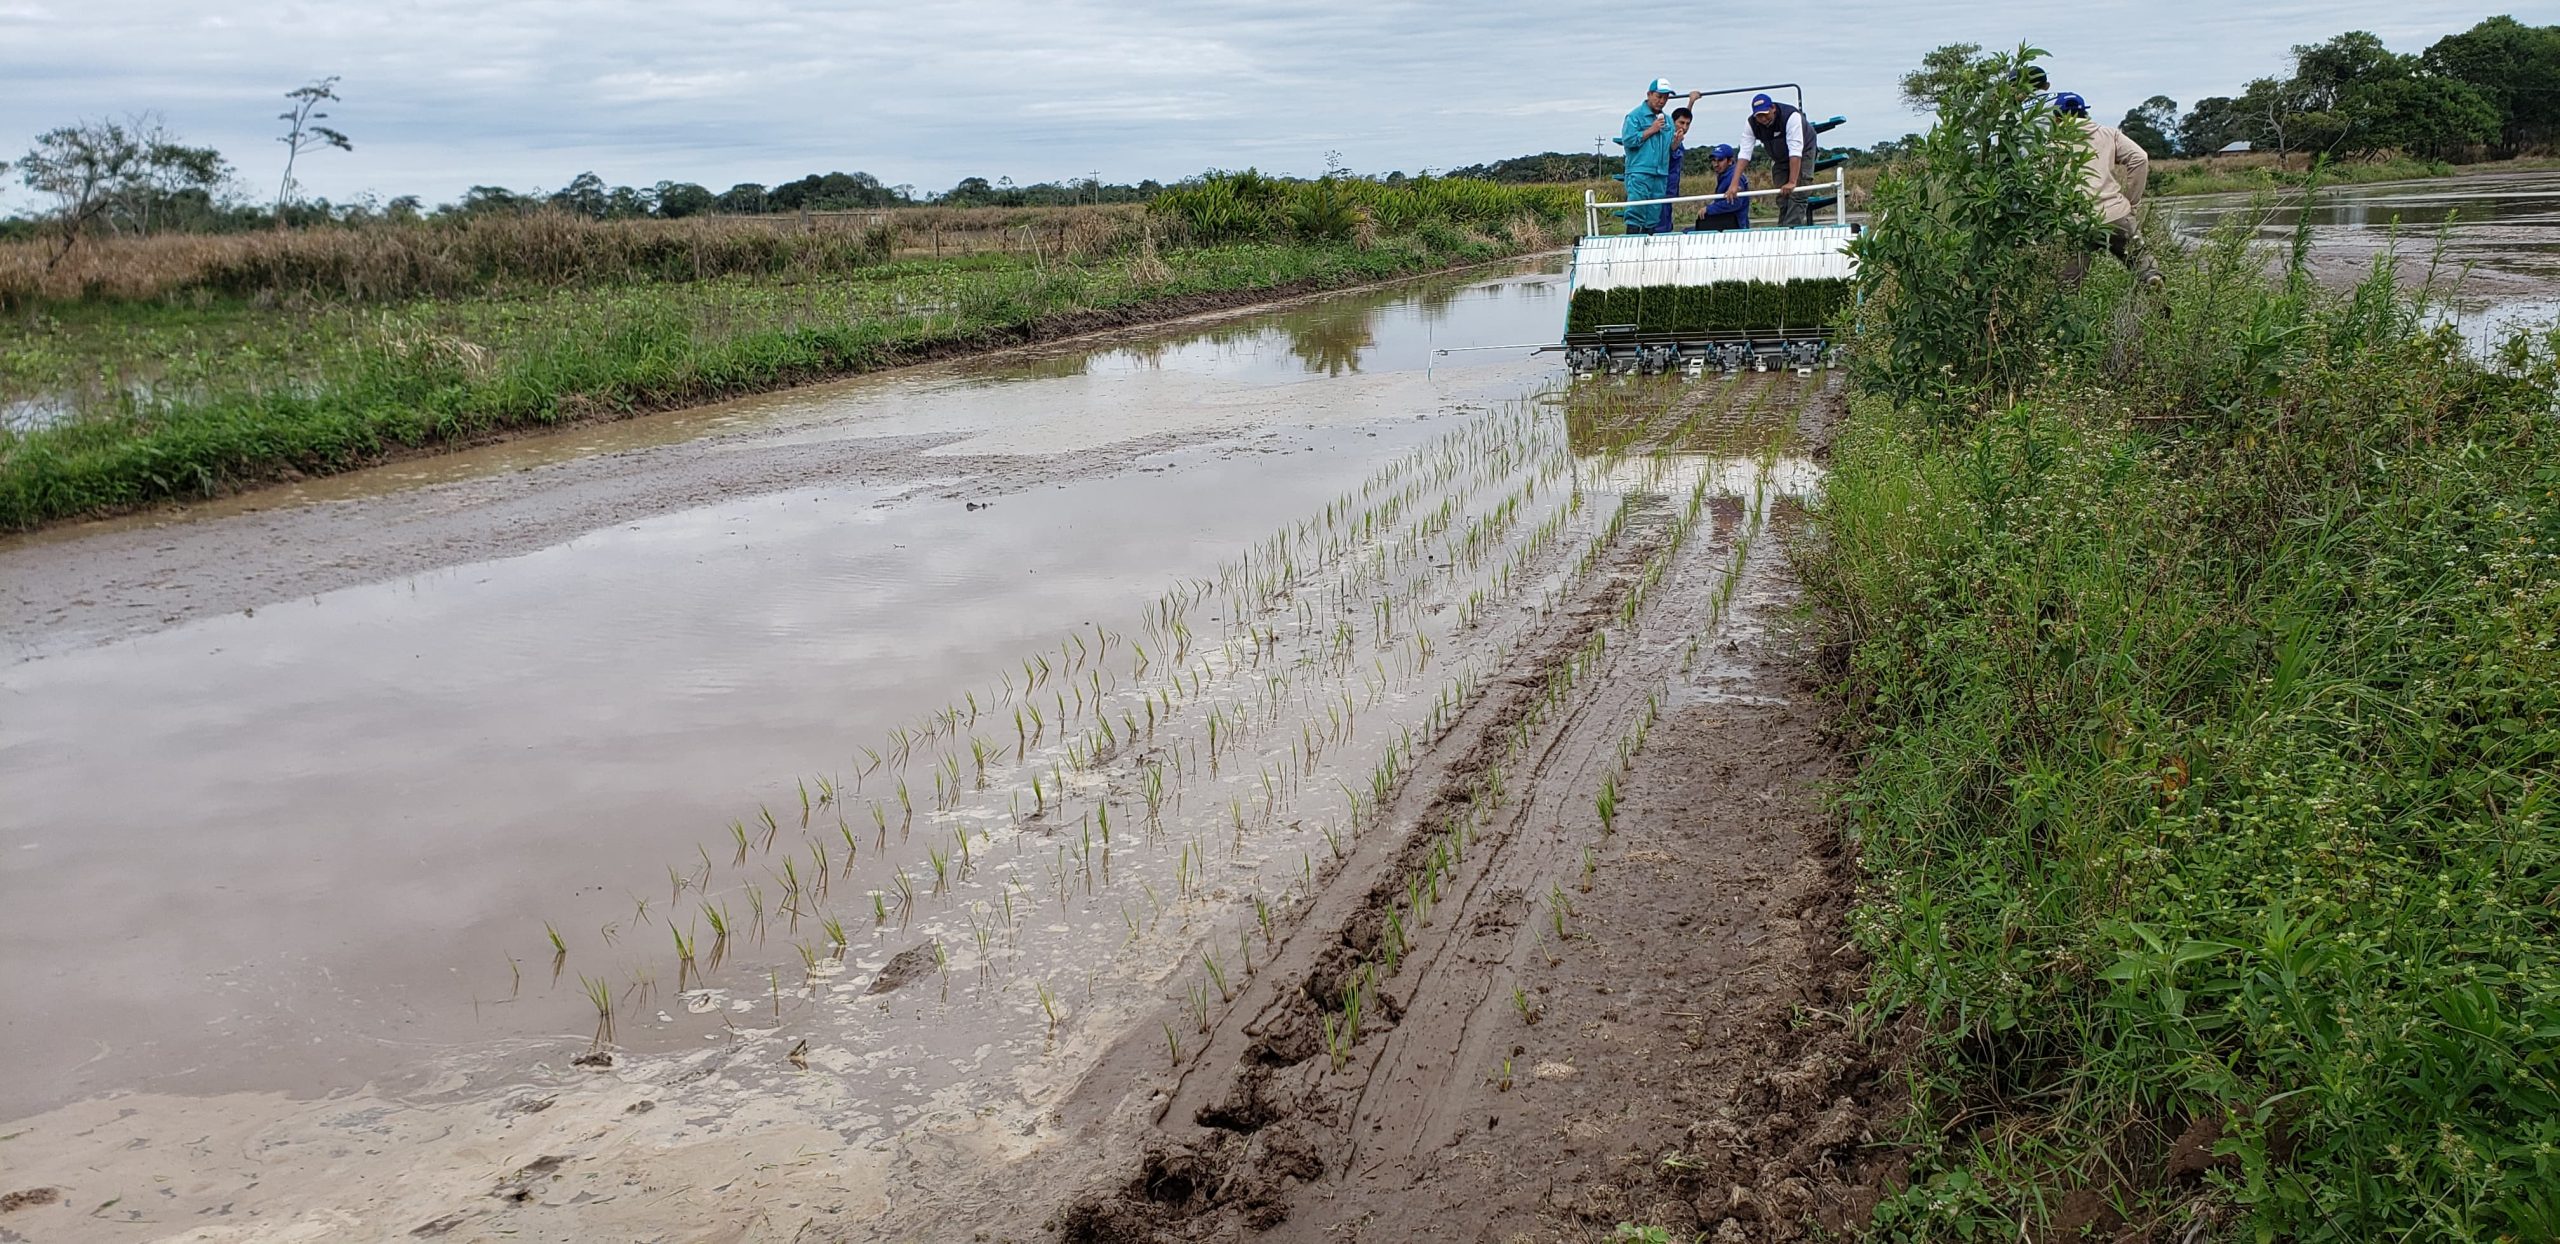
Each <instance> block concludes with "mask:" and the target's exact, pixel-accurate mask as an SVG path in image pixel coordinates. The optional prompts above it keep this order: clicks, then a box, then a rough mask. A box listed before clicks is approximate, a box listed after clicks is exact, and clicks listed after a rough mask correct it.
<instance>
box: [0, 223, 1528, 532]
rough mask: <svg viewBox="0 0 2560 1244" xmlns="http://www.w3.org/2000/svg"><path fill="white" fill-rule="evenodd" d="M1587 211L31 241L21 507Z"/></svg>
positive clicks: (758, 379)
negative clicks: (91, 243)
mask: <svg viewBox="0 0 2560 1244" xmlns="http://www.w3.org/2000/svg"><path fill="white" fill-rule="evenodd" d="M1186 193H1187V194H1189V195H1191V196H1192V197H1189V198H1184V197H1178V196H1180V195H1183V194H1186ZM1204 196H1205V198H1206V199H1207V203H1206V207H1205V210H1204V206H1203V202H1202V199H1203V197H1204ZM1569 211H1570V205H1569V203H1568V202H1567V201H1566V196H1565V195H1564V194H1562V193H1561V192H1558V191H1556V190H1553V189H1552V188H1542V187H1525V188H1524V187H1495V186H1489V185H1479V184H1476V183H1462V182H1425V183H1417V184H1415V185H1412V186H1399V187H1384V186H1375V185H1369V184H1365V183H1359V184H1350V183H1346V184H1343V185H1339V186H1328V185H1327V184H1326V183H1307V184H1284V183H1274V182H1269V181H1265V180H1261V179H1252V178H1249V177H1240V178H1231V179H1224V180H1221V181H1214V182H1211V183H1208V184H1207V185H1206V186H1204V187H1201V188H1199V189H1198V190H1196V191H1190V192H1176V194H1175V195H1169V196H1168V199H1167V201H1166V202H1164V203H1161V204H1159V205H1158V206H1157V207H1156V208H1155V209H1152V210H1145V211H1141V210H1135V209H1129V208H1112V207H1103V208H1094V209H1086V210H1077V211H1067V212H1025V213H1021V214H1018V215H1014V216H1010V217H1005V218H1003V219H998V218H997V209H980V210H975V211H954V212H947V213H931V214H929V213H923V212H918V213H905V212H899V213H887V214H885V215H886V219H885V220H884V221H882V222H879V223H867V224H862V225H861V227H860V228H859V229H855V228H851V227H842V228H837V227H829V228H815V229H780V230H777V229H776V228H774V227H773V226H772V225H771V224H770V223H767V222H739V221H725V220H711V221H702V222H693V221H678V222H615V223H598V222H581V221H570V220H565V219H560V218H553V217H534V218H525V219H510V220H502V221H484V222H476V223H471V224H466V225H461V226H458V227H441V226H419V227H414V228H387V229H382V230H372V231H338V232H318V233H308V234H280V235H261V236H259V237H255V238H249V237H241V238H214V239H191V238H163V239H149V240H144V241H140V242H135V243H131V244H127V245H125V246H121V247H105V246H101V247H95V248H82V249H78V250H75V251H74V252H73V256H74V258H73V259H71V260H66V261H65V266H64V268H61V269H57V270H55V271H54V272H52V273H46V272H45V271H44V270H43V255H42V248H41V246H40V245H39V244H35V243H24V244H19V245H17V246H15V247H11V248H0V290H6V291H14V292H10V293H7V294H6V295H5V296H0V302H6V303H7V304H8V305H10V306H11V307H13V308H14V309H13V310H12V311H11V316H12V320H13V322H12V323H11V324H10V326H9V330H8V333H7V336H6V337H5V338H4V339H0V409H5V410H6V412H7V415H8V417H7V418H5V419H0V529H9V528H28V527H33V526H37V525H40V524H43V523H47V522H52V521H56V520H59V519H63V518H68V517H73V516H77V515H82V514H92V513H100V512H107V511H112V510H116V509H124V508H131V507H134V506H138V505H147V504H151V503H155V502H160V501H168V500H183V499H187V498H192V497H203V496H209V495H215V494H218V493H222V492H225V491H231V490H235V489H238V488H241V487H246V486H250V485H254V484H257V483H261V482H266V481H271V480H276V479H283V478H292V477H295V476H299V475H312V474H321V473H326V472H332V471H338V470H344V469H346V468H348V467H351V466H356V465H361V464H363V463H366V462H371V461H377V460H380V459H382V458H384V457H388V456H393V455H397V454H401V453H409V452H418V451H422V450H431V449H435V448H441V447H446V446H452V445H459V444H466V443H470V442H473V441H476V440H482V439H486V438H488V437H490V436H493V435H501V434H505V433H508V432H511V431H515V430H519V429H524V428H535V427H543V426H550V425H556V424H561V423H566V422H574V421H578V420H582V419H590V418H599V417H607V418H609V417H617V416H620V415H624V414H628V413H632V412H636V411H643V410H650V409H662V408H667V407H672V406H678V405H684V404H689V403H695V402H701V401H705V400H710V399H714V398H719V397H725V396H731V395H735V394H740V393H747V392H754V391H759V390H764V389H771V388H776V387H781V386H784V385H789V384H794V383H799V382H803V381H806V380H811V379H816V378H820V377H825V376H831V375H842V374H848V373H854V372H861V371H867V370H872V369H876V368H880V367H886V366H893V365H896V364H899V363H904V362H911V361H916V360H920V359H924V358H929V357H934V356H936V355H940V354H947V353H952V352H957V351H965V350H972V349H982V348H989V347H994V346H1000V345H1006V344H1013V343H1018V342H1023V341H1030V340H1037V339H1041V338H1046V337H1054V336H1060V335H1064V334H1068V333H1072V332H1077V331H1083V330H1088V329H1092V328H1099V327H1107V326H1111V325H1116V324H1125V323H1131V322H1136V321H1140V320H1145V319H1150V318H1166V317H1170V316H1175V315H1180V314H1185V313H1189V312H1194V311H1199V310H1206V309H1211V308H1214V307H1222V306H1233V305H1239V304H1241V303H1244V302H1248V301H1252V300H1255V299H1258V298H1265V297H1271V296H1275V295H1280V294H1287V293H1295V292H1305V291H1312V290H1318V289H1328V288H1336V287H1341V286H1347V285H1354V284H1360V283H1364V282H1369V281H1376V280H1382V279H1387V278H1392V277H1397V276H1404V275H1410V274H1413V273H1418V272H1424V271H1429V270H1433V269H1437V268H1444V267H1449V266H1453V265H1459V264H1464V263H1470V262H1478V261H1482V260H1487V259H1493V258H1498V257H1501V256H1505V255H1510V254H1517V253H1521V252H1524V251H1529V250H1535V249H1539V248H1542V247H1544V246H1546V245H1548V244H1550V239H1551V238H1552V236H1553V230H1555V229H1556V228H1558V227H1560V226H1562V225H1564V224H1566V223H1568V222H1567V220H1566V217H1567V215H1568V214H1569ZM928 216H930V218H927V217H928ZM1007 221H1010V222H1011V223H1009V224H1008V223H1006V222H1007ZM855 223H859V222H855ZM919 238H932V239H939V241H938V242H936V243H935V244H934V250H938V251H940V252H942V253H941V254H940V257H938V258H936V257H932V254H931V253H930V252H928V251H927V250H926V249H925V247H924V245H922V244H920V243H919V241H918V239H919Z"/></svg>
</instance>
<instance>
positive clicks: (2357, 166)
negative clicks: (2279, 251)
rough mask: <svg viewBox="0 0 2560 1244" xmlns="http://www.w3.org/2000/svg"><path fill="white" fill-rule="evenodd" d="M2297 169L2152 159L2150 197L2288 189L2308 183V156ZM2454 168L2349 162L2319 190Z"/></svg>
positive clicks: (2231, 159)
mask: <svg viewBox="0 0 2560 1244" xmlns="http://www.w3.org/2000/svg"><path fill="white" fill-rule="evenodd" d="M2292 163H2293V164H2295V165H2300V166H2302V167H2285V166H2281V165H2279V164H2277V162H2276V159H2275V157H2274V156H2272V155H2242V156H2215V157H2212V158H2210V159H2197V160H2155V161H2153V162H2152V165H2151V188H2150V193H2152V194H2160V195H2178V194H2228V193H2234V192H2245V191H2252V190H2292V189H2300V188H2301V187H2303V186H2304V185H2307V184H2309V183H2310V181H2311V179H2312V173H2311V170H2310V167H2309V166H2310V164H2311V163H2312V161H2311V159H2310V157H2307V156H2305V157H2297V158H2296V159H2294V160H2293V161H2292ZM2452 175H2453V166H2452V165H2450V164H2447V163H2445V162H2444V161H2442V160H2419V159H2414V158H2411V157H2409V156H2399V155H2395V156H2387V157H2381V158H2377V159H2371V160H2349V161H2345V162H2342V163H2332V164H2324V165H2322V166H2321V169H2320V172H2319V181H2320V184H2322V185H2338V184H2342V183H2350V182H2352V183H2364V182H2377V181H2415V180H2418V179H2421V178H2428V177H2450V176H2452Z"/></svg>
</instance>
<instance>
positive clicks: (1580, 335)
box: [1563, 82, 1860, 375]
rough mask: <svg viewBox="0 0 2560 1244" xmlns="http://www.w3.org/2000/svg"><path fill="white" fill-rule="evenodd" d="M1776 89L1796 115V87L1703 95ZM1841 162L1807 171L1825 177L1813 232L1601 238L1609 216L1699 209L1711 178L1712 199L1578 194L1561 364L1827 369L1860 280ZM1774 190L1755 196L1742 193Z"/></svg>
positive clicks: (1830, 160) (1822, 162)
mask: <svg viewBox="0 0 2560 1244" xmlns="http://www.w3.org/2000/svg"><path fill="white" fill-rule="evenodd" d="M1780 90H1792V91H1794V92H1795V96H1796V100H1797V103H1798V105H1799V108H1798V110H1799V111H1801V110H1802V109H1801V105H1802V103H1803V100H1804V91H1803V88H1801V87H1798V86H1796V84H1794V83H1791V82H1790V83H1778V84H1775V85H1771V86H1746V87H1737V88H1734V89H1732V90H1722V91H1710V92H1706V94H1708V95H1742V94H1749V93H1757V92H1762V91H1780ZM1840 122H1841V118H1839V117H1833V118H1831V119H1830V120H1828V121H1824V122H1821V123H1820V124H1818V125H1815V126H1814V127H1813V128H1814V129H1815V131H1816V132H1819V131H1824V130H1829V129H1831V128H1832V127H1834V126H1836V125H1838V124H1840ZM1847 161H1848V157H1847V156H1846V155H1827V156H1820V157H1819V158H1818V159H1817V161H1816V163H1815V165H1814V171H1817V172H1818V171H1821V170H1825V169H1828V170H1830V171H1831V184H1830V186H1829V187H1828V189H1829V194H1828V195H1820V194H1817V195H1815V196H1814V197H1812V198H1811V199H1810V200H1809V204H1810V206H1811V207H1812V208H1813V210H1814V211H1815V212H1816V213H1819V214H1822V215H1827V216H1828V217H1829V220H1827V221H1826V222H1824V223H1820V224H1809V225H1796V226H1792V227H1763V226H1758V225H1755V226H1753V227H1751V228H1748V229H1728V230H1705V231H1695V232H1677V233H1624V234H1603V233H1602V232H1600V226H1601V221H1602V219H1603V217H1602V213H1603V212H1605V211H1613V210H1616V209H1621V208H1630V207H1669V208H1670V209H1672V211H1673V212H1674V213H1675V214H1676V213H1678V212H1679V211H1680V209H1681V208H1683V207H1684V206H1688V207H1689V208H1690V210H1692V211H1696V210H1700V209H1701V208H1702V207H1703V205H1705V204H1706V203H1708V202H1710V201H1712V200H1714V199H1717V198H1718V197H1720V196H1718V195H1717V194H1716V193H1715V192H1714V176H1713V174H1709V175H1708V193H1706V194H1689V195H1681V196H1679V197H1677V198H1665V199H1641V200H1633V201H1628V202H1619V203H1606V202H1602V201H1600V198H1599V196H1598V195H1597V194H1596V193H1593V192H1590V191H1585V192H1584V194H1583V231H1582V237H1581V238H1580V239H1579V240H1577V241H1576V242H1575V243H1574V247H1573V263H1572V267H1571V269H1570V270H1569V274H1568V288H1569V289H1570V291H1571V301H1570V303H1569V310H1568V311H1567V312H1566V319H1565V333H1564V345H1563V349H1564V356H1565V363H1566V366H1568V367H1570V368H1571V369H1572V370H1573V371H1574V372H1575V373H1576V374H1583V373H1590V372H1607V373H1617V374H1625V373H1643V374H1647V375H1652V374H1660V373H1664V372H1670V371H1685V372H1687V373H1689V374H1692V375H1695V374H1699V373H1702V372H1703V371H1705V370H1706V369H1707V368H1709V367H1713V368H1716V369H1717V370H1719V371H1722V372H1725V373H1727V374H1731V373H1734V372H1739V371H1743V370H1746V369H1748V370H1752V371H1769V370H1773V369H1776V368H1781V367H1784V368H1790V369H1793V370H1795V371H1797V372H1799V373H1810V372H1812V371H1813V370H1814V369H1815V368H1817V367H1826V366H1829V365H1830V364H1831V363H1832V362H1833V361H1834V360H1835V358H1836V356H1837V353H1838V351H1837V347H1836V344H1835V343H1834V342H1833V340H1832V330H1831V327H1830V321H1831V319H1832V317H1833V315H1834V313H1836V312H1837V311H1838V310H1839V309H1840V308H1841V307H1842V306H1843V305H1845V304H1846V303H1847V302H1848V301H1849V299H1850V298H1851V296H1852V293H1853V290H1854V287H1855V282H1856V277H1857V267H1856V261H1855V260H1854V259H1853V258H1852V257H1851V256H1850V255H1849V253H1848V251H1847V247H1848V245H1849V242H1850V240H1851V239H1852V238H1855V237H1856V236H1857V234H1858V232H1859V229H1860V226H1857V225H1853V224H1850V223H1849V215H1848V207H1847V205H1846V203H1845V202H1844V197H1845V191H1846V190H1847V178H1846V177H1845V176H1844V175H1843V173H1842V171H1841V168H1840V166H1841V165H1843V164H1845V163H1847ZM1779 193H1780V191H1778V190H1776V189H1774V188H1772V189H1754V190H1749V191H1745V192H1743V197H1747V198H1754V199H1758V198H1770V197H1774V196H1776V195H1778V194H1779ZM1798 193H1799V194H1801V193H1804V190H1803V188H1802V187H1799V189H1798ZM1691 205H1695V206H1691Z"/></svg>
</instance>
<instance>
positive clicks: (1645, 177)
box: [1618, 78, 1705, 233]
mask: <svg viewBox="0 0 2560 1244" xmlns="http://www.w3.org/2000/svg"><path fill="white" fill-rule="evenodd" d="M1677 94H1679V92H1677V91H1674V90H1672V89H1671V83H1670V81H1669V80H1668V79H1664V78H1655V79H1654V80H1653V82H1652V83H1651V84H1650V85H1648V86H1646V87H1645V88H1644V102H1643V103H1641V104H1638V105H1636V106H1635V108H1634V109H1633V110H1632V111H1630V112H1628V113H1627V119H1626V123H1625V124H1623V125H1620V126H1619V127H1618V145H1619V146H1621V147H1624V148H1626V149H1627V200H1628V201H1629V202H1634V201H1636V200H1639V199H1659V198H1662V197H1664V196H1663V193H1662V191H1663V185H1664V183H1665V181H1666V180H1667V179H1668V178H1669V177H1670V175H1671V144H1672V141H1673V139H1672V137H1671V118H1670V117H1668V116H1665V115H1663V111H1662V109H1663V106H1664V105H1666V104H1669V103H1670V102H1671V97H1672V96H1674V95H1677ZM1704 94H1705V92H1703V91H1691V92H1689V102H1690V103H1691V104H1692V105H1695V104H1696V103H1697V102H1698V99H1699V97H1700V96H1702V95H1704ZM1619 215H1620V216H1622V217H1624V218H1625V219H1626V222H1627V232H1629V233H1654V232H1657V231H1659V230H1660V229H1661V228H1662V226H1663V223H1664V217H1665V213H1664V211H1663V209H1662V208H1661V206H1659V205H1656V206H1653V207H1629V208H1621V209H1620V210H1619Z"/></svg>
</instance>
